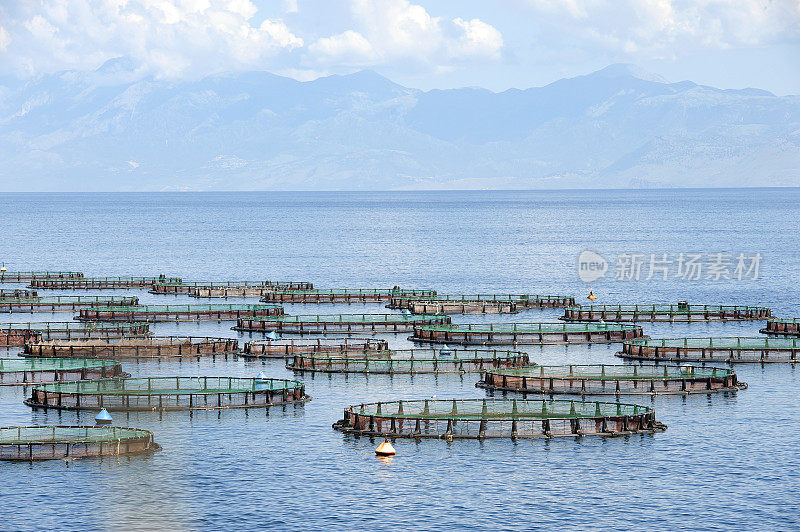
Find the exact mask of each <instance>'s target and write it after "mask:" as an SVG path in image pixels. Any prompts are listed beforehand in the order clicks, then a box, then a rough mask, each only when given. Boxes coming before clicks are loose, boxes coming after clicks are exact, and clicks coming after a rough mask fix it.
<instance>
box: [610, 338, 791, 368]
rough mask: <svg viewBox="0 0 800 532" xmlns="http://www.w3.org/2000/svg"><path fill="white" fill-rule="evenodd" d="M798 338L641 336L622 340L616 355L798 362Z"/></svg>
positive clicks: (663, 359)
mask: <svg viewBox="0 0 800 532" xmlns="http://www.w3.org/2000/svg"><path fill="white" fill-rule="evenodd" d="M799 354H800V341H798V339H797V338H765V337H735V336H733V337H720V338H657V339H640V340H633V341H630V342H624V343H623V344H622V351H621V352H619V353H617V356H618V357H621V358H627V359H634V360H650V361H657V362H661V361H671V362H726V363H738V362H750V363H767V362H789V363H795V362H798V355H799Z"/></svg>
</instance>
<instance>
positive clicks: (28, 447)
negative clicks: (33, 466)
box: [0, 426, 161, 462]
mask: <svg viewBox="0 0 800 532" xmlns="http://www.w3.org/2000/svg"><path fill="white" fill-rule="evenodd" d="M160 450H161V446H160V445H158V444H157V443H155V442H154V441H153V433H152V432H150V431H149V430H142V429H132V428H127V427H78V426H39V427H2V428H0V460H17V461H26V462H29V461H31V462H32V461H34V460H70V459H76V458H97V457H103V456H126V455H138V454H150V453H153V452H156V451H160Z"/></svg>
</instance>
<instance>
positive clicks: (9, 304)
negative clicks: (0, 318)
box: [0, 296, 139, 313]
mask: <svg viewBox="0 0 800 532" xmlns="http://www.w3.org/2000/svg"><path fill="white" fill-rule="evenodd" d="M138 304H139V298H137V297H128V296H48V297H26V298H18V299H4V300H0V312H29V313H30V312H47V311H52V312H68V311H71V310H83V309H86V308H91V307H99V306H107V305H125V306H130V305H138Z"/></svg>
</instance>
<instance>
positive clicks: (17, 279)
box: [0, 271, 83, 283]
mask: <svg viewBox="0 0 800 532" xmlns="http://www.w3.org/2000/svg"><path fill="white" fill-rule="evenodd" d="M81 277H83V272H48V271H42V272H0V283H24V282H29V281H33V280H34V279H79V278H81Z"/></svg>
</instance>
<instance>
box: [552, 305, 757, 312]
mask: <svg viewBox="0 0 800 532" xmlns="http://www.w3.org/2000/svg"><path fill="white" fill-rule="evenodd" d="M567 310H570V311H578V312H580V313H589V312H594V313H601V312H602V313H622V314H634V313H636V314H706V313H719V312H731V313H734V312H746V313H751V312H768V311H769V310H770V309H769V308H767V307H756V306H744V305H680V304H655V305H584V306H574V307H569V308H568V309H567Z"/></svg>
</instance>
